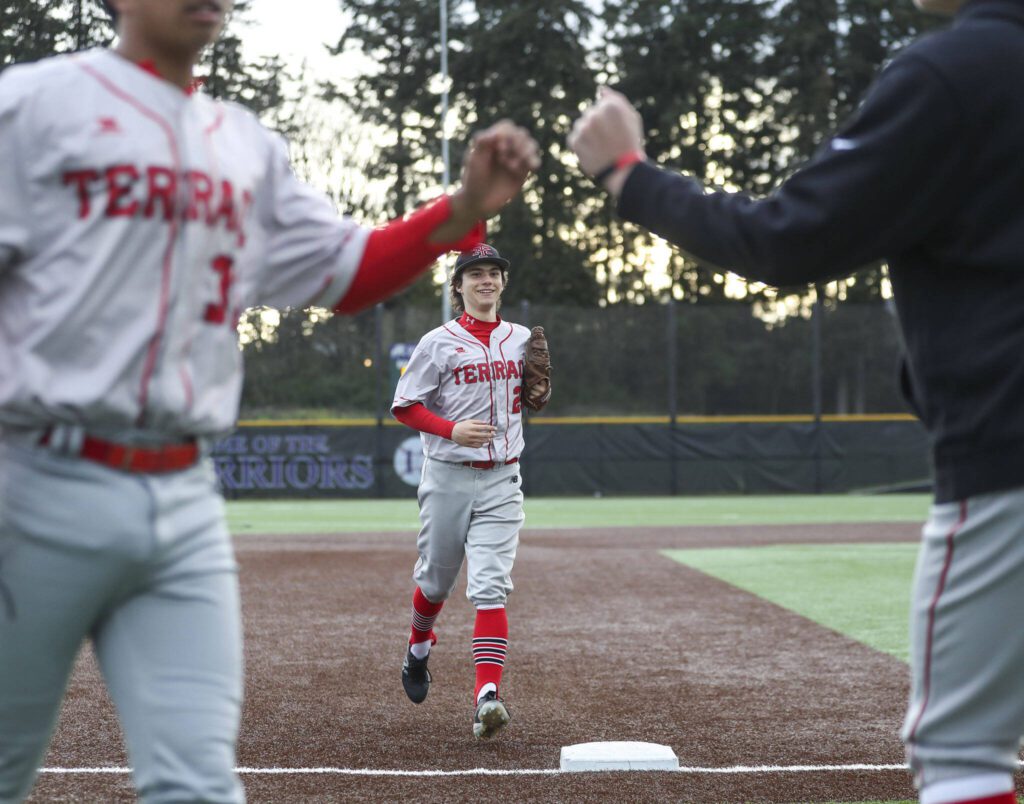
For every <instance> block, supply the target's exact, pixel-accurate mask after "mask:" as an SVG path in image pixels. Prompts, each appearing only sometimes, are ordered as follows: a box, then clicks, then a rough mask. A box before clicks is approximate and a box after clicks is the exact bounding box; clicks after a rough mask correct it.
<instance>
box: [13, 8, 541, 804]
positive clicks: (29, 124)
mask: <svg viewBox="0 0 1024 804" xmlns="http://www.w3.org/2000/svg"><path fill="white" fill-rule="evenodd" d="M109 6H110V8H111V10H112V11H113V12H114V14H115V15H116V20H117V28H118V35H119V38H118V42H119V44H118V46H117V48H116V50H97V51H91V52H87V53H83V54H80V55H75V56H69V57H59V58H53V59H49V60H45V61H43V62H40V63H37V64H32V65H25V66H20V67H11V68H9V69H7V70H5V71H4V73H3V75H2V76H0V426H2V435H0V802H15V801H20V800H22V799H23V797H24V796H26V794H27V792H28V790H29V789H30V787H31V785H32V781H33V779H34V777H35V774H36V769H37V767H38V766H39V762H40V759H41V758H42V757H43V754H44V751H45V749H46V745H47V742H48V739H49V735H50V732H51V730H52V728H53V724H54V721H55V719H56V716H57V712H58V709H59V706H60V702H61V698H62V695H63V691H64V688H65V684H66V682H67V679H68V675H69V672H70V670H71V667H72V664H73V662H74V659H75V655H76V653H77V652H78V649H79V647H80V645H81V643H82V641H83V639H84V638H85V637H87V636H88V637H90V638H91V639H92V641H93V644H94V647H95V651H96V655H97V657H98V659H99V664H100V667H101V669H102V672H103V675H104V678H105V680H106V683H107V686H108V688H109V690H110V693H111V696H112V697H113V699H114V702H115V703H116V705H117V708H118V712H119V714H120V718H121V724H122V726H123V730H124V735H125V739H126V742H127V746H128V752H129V756H130V759H131V764H132V767H133V773H134V779H135V783H136V785H137V788H138V791H139V795H140V796H141V798H142V799H144V800H145V801H147V802H163V801H175V802H184V801H204V802H239V801H242V800H243V798H244V796H243V792H242V788H241V785H240V784H239V782H238V780H237V778H236V777H235V774H234V764H235V743H236V736H237V731H238V720H239V711H240V705H241V693H242V679H241V670H242V649H241V638H240V622H239V600H238V588H237V580H236V565H235V561H234V558H233V554H232V550H231V545H230V542H229V537H228V533H227V529H226V526H225V520H224V510H223V502H222V499H221V498H220V496H219V494H218V492H217V489H216V487H215V481H214V472H213V470H212V467H211V464H210V462H209V460H207V459H206V457H205V454H206V452H207V448H208V446H209V445H210V444H211V442H212V441H213V440H215V439H216V438H218V437H219V436H221V435H223V434H224V433H226V432H227V431H229V430H230V429H231V427H232V426H233V424H234V421H235V416H236V414H237V407H238V398H239V393H240V388H241V384H242V371H241V356H240V354H239V349H238V341H237V333H236V328H235V323H236V319H237V318H238V315H239V313H240V311H242V310H243V309H245V308H246V307H248V306H251V305H257V304H267V305H273V306H277V307H287V306H304V305H314V304H315V305H320V306H324V307H328V308H334V309H335V310H337V311H340V312H354V311H356V310H359V309H361V308H363V307H366V306H367V305H370V304H373V303H374V302H376V301H378V300H380V299H382V298H384V297H386V296H387V295H389V294H390V293H392V292H394V291H396V290H397V289H399V288H400V287H402V286H403V285H405V284H407V283H408V282H410V281H412V280H413V279H414V278H415V277H416V276H417V275H418V274H419V273H420V272H421V271H422V270H423V269H425V268H426V267H427V266H429V265H430V264H431V263H432V262H433V261H434V259H435V257H436V256H437V255H438V254H440V253H442V252H444V251H446V250H448V249H450V248H452V247H460V248H466V247H469V246H471V245H473V244H475V243H478V242H479V241H480V239H481V224H480V221H481V220H482V219H484V218H487V217H489V216H491V215H493V214H495V213H496V212H497V211H498V210H499V209H500V208H501V207H502V206H503V205H504V204H505V203H506V202H507V201H508V200H509V199H510V198H511V197H512V196H513V195H515V194H516V193H517V192H518V191H519V189H520V187H521V186H522V183H523V181H524V180H525V178H526V176H527V174H528V171H529V170H530V169H531V168H532V167H533V166H534V165H535V164H536V161H537V155H536V153H537V152H536V145H535V144H534V143H533V141H532V140H531V139H530V137H529V136H528V135H527V134H526V133H525V132H524V131H522V130H521V129H517V128H516V127H514V126H512V125H511V124H509V123H500V124H498V125H496V126H494V127H492V128H490V129H488V130H486V131H485V132H483V133H482V134H481V135H479V136H478V137H477V139H476V140H475V142H474V143H473V144H472V145H471V147H470V148H469V149H468V155H467V158H466V163H465V165H464V168H463V174H462V186H461V188H460V189H459V190H458V191H457V192H456V193H455V194H454V195H452V196H450V197H444V198H441V199H438V200H437V201H436V202H434V203H432V204H429V205H428V206H426V207H424V208H422V209H420V210H418V211H416V212H415V213H414V214H413V215H411V216H410V217H409V218H407V219H405V220H401V221H396V222H393V223H391V224H389V225H387V226H385V227H383V228H380V229H376V230H372V231H371V230H369V229H366V228H363V227H361V226H358V225H356V224H355V223H354V222H353V221H351V220H348V219H345V218H339V217H338V216H337V214H336V213H335V211H334V209H333V207H332V205H331V204H330V203H329V201H328V200H327V199H326V198H324V197H321V196H320V195H318V194H317V193H315V192H313V191H312V190H311V189H310V188H308V187H306V186H305V185H303V184H301V183H300V182H298V181H297V180H296V178H295V177H294V176H293V175H292V172H291V170H290V168H289V164H288V159H287V156H286V151H285V147H284V145H283V143H282V142H281V141H280V139H279V138H277V137H276V136H274V135H272V134H271V133H270V132H268V131H267V130H266V129H264V128H263V127H262V126H261V125H260V124H259V123H258V122H257V121H256V120H255V118H253V117H252V116H251V115H250V114H248V113H247V112H245V111H244V110H243V109H241V108H239V107H237V106H234V105H231V104H223V103H218V102H215V101H214V100H212V99H210V98H209V97H206V96H204V95H203V94H202V93H201V92H193V90H192V87H193V78H192V68H193V65H194V64H195V61H196V58H197V56H198V54H199V53H200V51H201V50H202V48H204V47H205V46H207V45H208V44H210V43H211V42H212V41H213V40H214V39H215V38H216V36H217V35H218V32H219V31H220V29H221V26H222V24H223V21H224V17H225V14H226V13H227V12H228V11H229V10H230V6H231V3H230V0H111V2H110V3H109Z"/></svg>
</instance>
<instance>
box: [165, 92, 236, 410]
mask: <svg viewBox="0 0 1024 804" xmlns="http://www.w3.org/2000/svg"><path fill="white" fill-rule="evenodd" d="M223 119H224V110H223V109H217V119H216V120H214V121H213V123H212V124H211V125H209V126H207V127H206V129H205V130H204V131H203V145H204V146H205V147H206V156H207V158H208V159H209V160H210V172H211V173H212V174H213V180H214V183H215V184H220V172H219V171H218V170H217V169H216V168H217V151H216V149H215V148H214V147H213V139H212V135H213V132H215V131H216V130H217V129H218V128H220V124H221V121H223ZM242 226H243V224H242V222H241V221H239V224H238V227H239V229H240V230H241V229H242ZM202 268H204V269H206V268H207V266H205V265H204V266H202ZM194 286H195V287H200V288H201V287H202V286H203V283H202V282H201V281H196V282H195V283H194ZM227 315H228V316H229V318H228V321H229V322H230V321H231V320H232V318H233V316H232V313H231V310H230V308H229V309H228V311H227ZM191 324H192V327H191V330H192V331H191V333H189V336H188V337H187V338H186V339H185V343H184V345H183V346H182V348H181V365H180V366H179V368H178V374H179V375H180V376H181V384H182V385H183V386H184V387H185V410H187V411H191V410H192V406H193V404H195V393H194V392H193V390H192V375H191V374H190V373H189V370H188V357H189V354H190V353H191V352H192V343H193V341H194V340H195V332H196V329H197V328H198V327H199V326H200V324H199V321H198V319H197V320H196V321H193V322H191Z"/></svg>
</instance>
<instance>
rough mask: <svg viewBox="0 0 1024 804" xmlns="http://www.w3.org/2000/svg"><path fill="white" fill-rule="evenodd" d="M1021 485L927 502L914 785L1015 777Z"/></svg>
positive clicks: (1023, 563) (1020, 661)
mask: <svg viewBox="0 0 1024 804" xmlns="http://www.w3.org/2000/svg"><path fill="white" fill-rule="evenodd" d="M1021 612H1024V489H1014V490H1012V491H1007V492H1000V493H995V494H986V495H979V496H977V497H972V498H970V499H968V500H966V501H963V502H954V503H944V504H941V505H933V506H932V509H931V512H930V515H929V519H928V523H927V524H926V525H925V527H924V534H923V541H922V544H921V551H920V553H919V555H918V561H917V569H916V573H915V579H914V591H913V604H912V611H911V668H912V690H911V700H910V706H909V708H908V711H907V716H906V720H905V722H904V727H903V739H904V742H905V743H906V746H907V756H908V759H909V761H910V764H911V767H912V768H913V770H914V772H915V774H916V776H917V782H918V785H919V786H921V787H923V786H926V785H928V784H932V783H934V782H940V781H947V780H951V779H955V778H957V777H963V776H973V775H976V774H983V773H991V772H1006V773H1013V772H1014V771H1015V770H1016V769H1017V752H1018V750H1019V748H1020V739H1021V734H1024V628H1022V627H1021V624H1020V619H1019V618H1020V615H1021Z"/></svg>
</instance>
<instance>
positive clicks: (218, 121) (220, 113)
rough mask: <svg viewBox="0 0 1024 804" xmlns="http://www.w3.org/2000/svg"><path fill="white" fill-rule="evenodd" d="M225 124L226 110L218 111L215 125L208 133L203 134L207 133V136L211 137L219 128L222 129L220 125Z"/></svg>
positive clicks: (207, 130) (210, 127)
mask: <svg viewBox="0 0 1024 804" xmlns="http://www.w3.org/2000/svg"><path fill="white" fill-rule="evenodd" d="M223 122H224V110H223V109H217V119H216V120H214V121H213V124H212V125H210V126H208V127H207V129H206V131H205V132H203V133H205V134H206V136H207V137H209V136H210V135H211V134H213V132H215V131H216V130H217V129H218V128H220V124H221V123H223Z"/></svg>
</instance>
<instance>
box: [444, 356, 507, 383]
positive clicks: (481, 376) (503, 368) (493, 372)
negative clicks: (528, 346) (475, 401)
mask: <svg viewBox="0 0 1024 804" xmlns="http://www.w3.org/2000/svg"><path fill="white" fill-rule="evenodd" d="M522 376H523V361H522V360H519V361H515V360H496V361H492V362H490V363H470V364H468V365H465V366H455V367H454V368H453V369H452V377H454V379H455V384H456V385H462V384H463V383H465V384H466V385H473V384H474V383H478V382H490V381H491V380H492V379H494V380H518V379H520V378H521V377H522Z"/></svg>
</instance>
